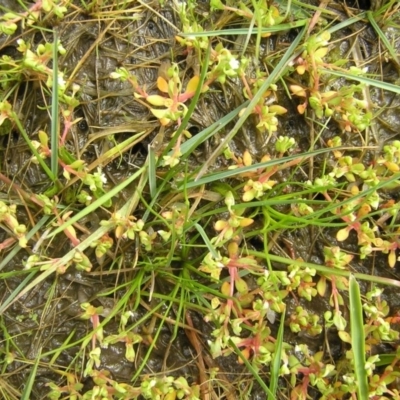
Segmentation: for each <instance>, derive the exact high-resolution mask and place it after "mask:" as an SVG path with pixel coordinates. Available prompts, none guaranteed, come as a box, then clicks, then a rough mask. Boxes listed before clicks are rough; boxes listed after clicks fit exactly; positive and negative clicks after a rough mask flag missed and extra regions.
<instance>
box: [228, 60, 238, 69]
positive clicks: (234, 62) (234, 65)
mask: <svg viewBox="0 0 400 400" xmlns="http://www.w3.org/2000/svg"><path fill="white" fill-rule="evenodd" d="M229 66H230V67H231V69H233V70H236V69H238V68H239V61H238V60H236V59H235V58H232V59H231V60H230V61H229Z"/></svg>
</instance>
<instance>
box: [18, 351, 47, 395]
mask: <svg viewBox="0 0 400 400" xmlns="http://www.w3.org/2000/svg"><path fill="white" fill-rule="evenodd" d="M41 353H42V349H41V348H40V349H39V350H38V354H37V355H36V360H35V363H34V364H33V367H32V369H31V372H30V374H29V376H28V380H27V381H26V383H25V388H24V391H23V392H22V394H21V400H30V399H31V398H32V396H31V392H32V388H33V384H34V382H35V379H36V372H37V369H38V366H39V362H40V355H41Z"/></svg>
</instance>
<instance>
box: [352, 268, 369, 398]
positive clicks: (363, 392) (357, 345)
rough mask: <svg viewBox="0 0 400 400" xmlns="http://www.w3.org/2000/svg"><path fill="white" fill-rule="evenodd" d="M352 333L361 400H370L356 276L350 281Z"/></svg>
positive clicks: (361, 312)
mask: <svg viewBox="0 0 400 400" xmlns="http://www.w3.org/2000/svg"><path fill="white" fill-rule="evenodd" d="M349 295H350V332H351V345H352V350H353V354H354V372H355V375H356V378H357V393H358V399H359V400H368V397H369V396H368V378H367V374H366V372H365V363H366V360H365V334H364V321H363V308H362V303H361V295H360V287H359V285H358V282H357V281H356V278H355V277H354V275H352V274H351V275H350V279H349Z"/></svg>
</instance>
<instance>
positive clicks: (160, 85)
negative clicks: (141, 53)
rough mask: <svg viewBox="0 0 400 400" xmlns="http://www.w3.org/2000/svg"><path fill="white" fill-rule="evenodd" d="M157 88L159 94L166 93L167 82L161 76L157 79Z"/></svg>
mask: <svg viewBox="0 0 400 400" xmlns="http://www.w3.org/2000/svg"><path fill="white" fill-rule="evenodd" d="M157 87H158V90H159V91H160V92H163V93H168V82H167V81H166V80H165V79H164V78H163V77H162V76H159V77H158V78H157Z"/></svg>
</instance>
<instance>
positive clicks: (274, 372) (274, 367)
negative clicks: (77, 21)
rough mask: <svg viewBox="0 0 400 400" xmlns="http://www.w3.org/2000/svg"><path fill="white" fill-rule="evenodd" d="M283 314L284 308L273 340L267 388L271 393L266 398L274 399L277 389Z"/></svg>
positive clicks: (283, 321)
mask: <svg viewBox="0 0 400 400" xmlns="http://www.w3.org/2000/svg"><path fill="white" fill-rule="evenodd" d="M285 314H286V311H285V310H284V311H283V313H282V315H281V322H280V324H279V330H278V335H277V337H276V342H275V353H274V358H273V360H272V364H271V381H270V383H269V390H270V391H271V393H272V395H270V394H269V393H268V400H275V399H276V391H277V389H278V380H279V370H280V365H281V355H282V346H283V331H284V330H285Z"/></svg>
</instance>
